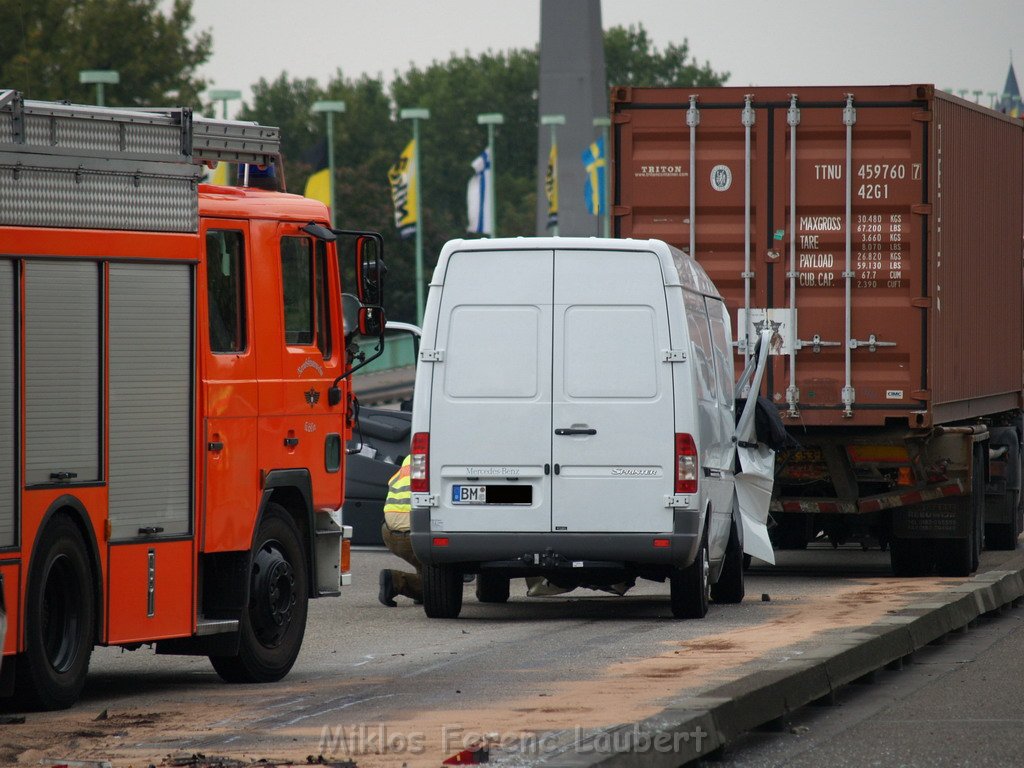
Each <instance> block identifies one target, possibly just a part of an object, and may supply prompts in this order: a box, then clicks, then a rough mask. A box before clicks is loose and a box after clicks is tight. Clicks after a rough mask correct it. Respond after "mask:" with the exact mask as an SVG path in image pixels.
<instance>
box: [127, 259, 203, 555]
mask: <svg viewBox="0 0 1024 768" xmlns="http://www.w3.org/2000/svg"><path fill="white" fill-rule="evenodd" d="M109 291H110V523H111V538H112V539H113V540H117V539H125V538H134V537H137V536H138V535H139V534H140V532H141V530H142V529H149V530H150V531H154V532H157V529H162V530H160V531H158V533H159V534H160V535H163V536H174V535H179V536H180V535H185V534H188V533H191V527H192V526H191V508H190V507H191V504H190V487H191V461H190V455H191V451H190V450H189V448H190V444H191V439H190V425H191V416H192V387H191V383H192V378H191V370H192V267H191V266H190V265H187V264H138V263H132V264H111V265H110V285H109Z"/></svg>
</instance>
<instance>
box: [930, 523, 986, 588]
mask: <svg viewBox="0 0 1024 768" xmlns="http://www.w3.org/2000/svg"><path fill="white" fill-rule="evenodd" d="M976 540H977V536H976V534H975V531H974V529H973V528H972V529H971V533H970V535H969V536H967V537H965V538H961V539H937V540H936V541H935V546H936V558H935V559H936V563H937V565H938V572H939V576H970V575H971V573H972V572H973V571H974V570H975V568H976V567H977V566H975V565H974V558H975V551H974V550H975V541H976Z"/></svg>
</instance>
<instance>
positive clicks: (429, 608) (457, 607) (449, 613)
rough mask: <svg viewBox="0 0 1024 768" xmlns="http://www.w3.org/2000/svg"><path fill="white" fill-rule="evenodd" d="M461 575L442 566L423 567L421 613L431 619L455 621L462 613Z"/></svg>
mask: <svg viewBox="0 0 1024 768" xmlns="http://www.w3.org/2000/svg"><path fill="white" fill-rule="evenodd" d="M462 584H463V582H462V574H461V573H460V572H459V571H458V570H456V569H455V568H450V567H447V566H444V565H425V566H423V612H424V613H426V614H427V616H429V617H430V618H432V619H457V618H458V617H459V613H461V612H462Z"/></svg>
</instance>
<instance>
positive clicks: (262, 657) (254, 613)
mask: <svg viewBox="0 0 1024 768" xmlns="http://www.w3.org/2000/svg"><path fill="white" fill-rule="evenodd" d="M249 579H250V583H249V604H248V606H247V607H246V609H245V611H244V613H243V614H242V619H241V622H240V628H239V634H240V637H239V642H240V644H239V650H238V654H237V655H235V656H211V657H210V663H211V664H213V668H214V669H215V670H217V674H218V675H220V676H221V677H222V678H223V679H224V680H225V681H227V682H229V683H272V682H275V681H277V680H280V679H281V678H282V677H284V676H285V675H287V674H288V672H289V671H290V670H291V668H292V665H293V664H294V663H295V659H296V657H297V656H298V655H299V649H300V648H301V647H302V638H303V635H305V633H306V608H307V601H308V599H309V582H308V579H307V574H306V560H305V557H304V552H303V548H302V541H301V539H300V537H299V530H298V528H297V527H296V525H295V521H294V520H292V518H291V515H289V514H288V512H286V511H285V509H284V507H282V506H280V505H278V504H275V503H273V502H271V503H270V504H268V505H267V508H266V511H265V512H264V515H263V520H262V522H261V523H260V527H259V531H258V533H257V536H256V547H255V549H254V550H253V556H252V571H251V573H250V574H249Z"/></svg>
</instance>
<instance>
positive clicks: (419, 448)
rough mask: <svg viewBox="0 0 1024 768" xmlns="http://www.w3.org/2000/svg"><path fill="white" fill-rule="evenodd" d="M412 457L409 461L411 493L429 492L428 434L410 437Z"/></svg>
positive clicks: (420, 433)
mask: <svg viewBox="0 0 1024 768" xmlns="http://www.w3.org/2000/svg"><path fill="white" fill-rule="evenodd" d="M409 455H410V456H411V457H412V458H411V459H410V461H409V487H410V490H411V491H412V492H413V493H427V492H428V491H430V433H429V432H417V433H416V434H415V435H413V436H412V449H411V450H410V452H409Z"/></svg>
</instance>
